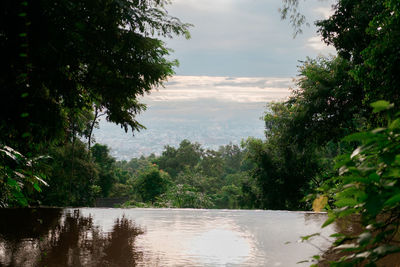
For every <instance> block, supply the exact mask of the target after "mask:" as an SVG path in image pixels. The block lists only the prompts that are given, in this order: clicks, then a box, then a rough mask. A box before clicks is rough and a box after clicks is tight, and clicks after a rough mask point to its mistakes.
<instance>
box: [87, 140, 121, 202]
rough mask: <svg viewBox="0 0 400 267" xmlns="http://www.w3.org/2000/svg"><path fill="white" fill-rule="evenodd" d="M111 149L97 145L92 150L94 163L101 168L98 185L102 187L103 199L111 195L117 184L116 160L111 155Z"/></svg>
mask: <svg viewBox="0 0 400 267" xmlns="http://www.w3.org/2000/svg"><path fill="white" fill-rule="evenodd" d="M109 152H110V150H109V148H108V147H107V146H105V145H100V144H95V145H94V146H93V147H92V148H91V153H92V156H93V160H94V163H96V164H97V166H99V175H98V180H97V181H96V184H97V185H99V186H100V187H101V192H102V195H103V197H107V196H108V195H109V193H110V190H111V187H112V185H113V183H115V180H116V177H115V167H114V163H115V159H114V158H113V157H111V156H110V155H109Z"/></svg>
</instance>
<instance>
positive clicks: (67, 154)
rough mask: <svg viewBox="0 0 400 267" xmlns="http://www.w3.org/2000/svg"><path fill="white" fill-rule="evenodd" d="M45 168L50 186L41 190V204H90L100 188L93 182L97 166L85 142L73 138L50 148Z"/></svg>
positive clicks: (96, 173) (95, 178)
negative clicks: (70, 141)
mask: <svg viewBox="0 0 400 267" xmlns="http://www.w3.org/2000/svg"><path fill="white" fill-rule="evenodd" d="M50 156H51V158H50V160H49V163H48V168H47V173H48V174H47V175H48V177H49V179H48V183H49V187H47V188H45V189H44V190H43V194H42V195H41V197H40V198H41V200H42V204H44V205H49V206H59V207H63V206H91V205H93V203H94V200H95V198H96V197H97V196H98V195H99V193H100V192H101V188H100V187H99V186H98V185H96V184H95V182H96V181H97V180H98V177H99V171H98V166H97V165H96V164H95V163H94V162H93V161H92V160H91V159H90V158H89V157H88V151H87V148H86V145H85V144H84V143H83V142H82V141H80V140H76V141H75V143H73V144H70V143H67V144H65V145H64V146H57V147H53V148H52V149H51V150H50Z"/></svg>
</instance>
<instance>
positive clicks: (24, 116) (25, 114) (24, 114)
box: [21, 112, 29, 118]
mask: <svg viewBox="0 0 400 267" xmlns="http://www.w3.org/2000/svg"><path fill="white" fill-rule="evenodd" d="M28 116H29V113H26V112H24V113H22V114H21V118H26V117H28Z"/></svg>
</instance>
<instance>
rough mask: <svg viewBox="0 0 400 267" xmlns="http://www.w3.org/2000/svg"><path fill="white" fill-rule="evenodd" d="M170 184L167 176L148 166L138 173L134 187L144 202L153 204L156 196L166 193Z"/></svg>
mask: <svg viewBox="0 0 400 267" xmlns="http://www.w3.org/2000/svg"><path fill="white" fill-rule="evenodd" d="M169 184H170V177H169V174H168V173H166V172H164V171H160V170H159V169H158V168H157V167H156V166H150V167H148V168H146V169H144V170H143V171H141V172H140V173H139V176H138V177H137V180H136V181H135V184H134V186H135V187H136V188H137V191H138V193H139V194H140V196H141V198H142V200H143V201H144V202H151V203H153V202H154V201H155V200H156V198H157V197H158V196H160V195H161V194H163V193H164V192H166V191H167V188H168V186H169Z"/></svg>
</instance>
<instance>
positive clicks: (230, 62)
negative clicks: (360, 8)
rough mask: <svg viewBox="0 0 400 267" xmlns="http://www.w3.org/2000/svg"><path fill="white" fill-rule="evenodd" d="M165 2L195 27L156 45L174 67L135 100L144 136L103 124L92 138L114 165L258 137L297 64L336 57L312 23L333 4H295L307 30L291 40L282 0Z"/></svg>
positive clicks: (317, 1) (172, 12) (284, 93)
mask: <svg viewBox="0 0 400 267" xmlns="http://www.w3.org/2000/svg"><path fill="white" fill-rule="evenodd" d="M171 2H172V3H171V5H169V6H167V10H168V13H169V14H170V15H171V16H174V17H177V18H179V19H180V20H181V21H183V22H185V23H191V24H193V25H194V26H193V27H192V28H190V33H191V39H189V40H186V39H185V38H183V37H175V38H172V39H163V40H164V42H165V44H166V47H168V48H170V49H172V50H173V52H171V55H170V56H169V59H177V60H178V61H179V62H180V65H179V67H177V68H175V75H174V76H173V77H171V78H170V79H169V80H168V81H167V82H166V83H165V85H164V87H161V88H156V89H155V90H153V92H152V93H151V94H149V95H145V96H144V97H143V98H142V101H143V102H144V103H146V104H147V106H148V108H147V111H145V112H144V113H143V114H140V115H139V116H138V117H137V119H138V121H139V122H140V123H142V124H143V125H145V126H146V127H147V130H145V131H141V132H139V133H135V136H132V134H131V133H128V134H126V133H124V132H123V130H122V129H121V128H120V127H119V126H116V125H112V124H110V123H107V122H105V121H104V120H103V121H101V122H100V129H98V130H96V131H95V133H94V135H95V139H96V141H97V142H99V143H103V144H107V145H108V146H109V147H111V151H112V154H113V156H115V157H117V158H118V159H129V158H132V157H138V156H140V155H149V154H150V153H153V152H154V153H156V154H160V153H161V151H162V149H163V147H164V146H165V145H173V146H177V145H178V144H179V143H180V141H182V140H183V139H189V140H190V141H193V142H199V143H201V144H202V145H203V146H204V147H207V148H213V149H217V148H218V146H220V145H224V144H228V143H229V142H232V143H235V144H239V143H240V141H241V140H242V139H246V138H247V137H249V136H253V137H256V138H263V136H264V123H263V121H262V120H261V119H260V118H262V117H263V114H264V113H265V111H266V104H267V103H269V102H271V101H282V100H284V99H286V98H287V97H288V96H289V95H290V92H291V91H290V88H293V87H294V86H295V82H294V80H293V79H295V78H296V76H297V69H298V66H299V65H300V64H301V61H304V60H306V59H307V57H311V58H315V57H317V56H319V55H322V56H328V55H332V54H335V50H334V48H332V47H327V46H326V45H325V44H324V43H323V42H322V41H321V38H320V37H319V36H318V34H317V28H316V27H315V26H314V23H313V22H314V21H316V20H321V19H324V18H327V17H328V16H329V14H331V12H332V11H331V10H332V9H331V6H332V4H333V1H332V0H329V1H328V0H326V1H320V0H306V1H300V6H299V7H300V11H301V12H302V13H303V14H304V15H305V16H306V18H307V22H309V24H310V27H306V26H304V27H303V33H302V34H300V35H297V37H296V38H293V32H294V30H293V28H292V27H291V25H290V23H289V21H288V20H281V18H280V13H279V11H278V10H279V8H280V7H281V6H282V2H281V0H172V1H171Z"/></svg>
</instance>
